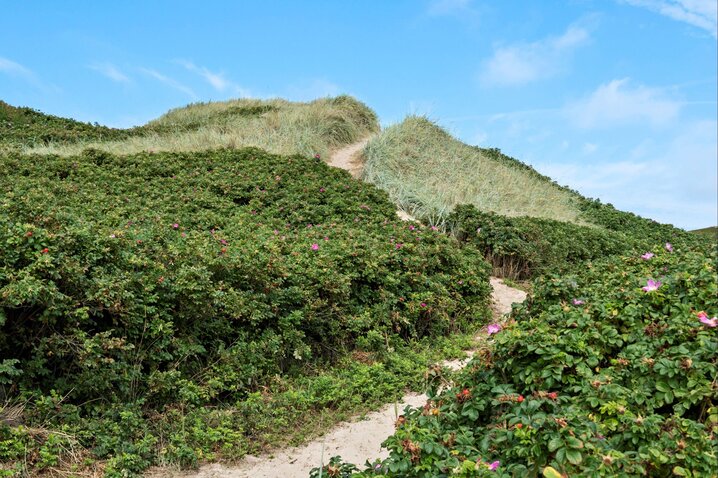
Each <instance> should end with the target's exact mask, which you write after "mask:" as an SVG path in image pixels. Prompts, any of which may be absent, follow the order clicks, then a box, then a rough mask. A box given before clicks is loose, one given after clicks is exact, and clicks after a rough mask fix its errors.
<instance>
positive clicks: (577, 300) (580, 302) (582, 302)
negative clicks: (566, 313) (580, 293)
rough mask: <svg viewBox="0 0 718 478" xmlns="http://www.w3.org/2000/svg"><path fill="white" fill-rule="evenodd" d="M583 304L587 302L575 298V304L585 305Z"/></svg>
mask: <svg viewBox="0 0 718 478" xmlns="http://www.w3.org/2000/svg"><path fill="white" fill-rule="evenodd" d="M583 304H585V302H584V301H582V300H581V299H573V305H583Z"/></svg>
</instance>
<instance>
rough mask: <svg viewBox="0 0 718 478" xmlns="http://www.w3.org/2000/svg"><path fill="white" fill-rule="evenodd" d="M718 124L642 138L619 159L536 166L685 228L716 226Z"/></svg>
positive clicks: (583, 190) (689, 126) (682, 127)
mask: <svg viewBox="0 0 718 478" xmlns="http://www.w3.org/2000/svg"><path fill="white" fill-rule="evenodd" d="M717 128H718V123H716V121H715V120H699V121H692V122H689V123H686V124H681V125H677V131H676V132H675V136H673V137H669V138H665V140H662V139H648V140H640V141H639V142H638V143H637V144H636V145H635V146H634V147H633V148H628V149H626V150H625V151H624V154H622V153H621V152H620V150H617V151H616V153H615V156H613V155H612V156H613V157H615V160H614V161H609V162H605V161H598V160H595V161H581V162H580V163H576V162H571V163H560V162H557V161H544V162H537V163H534V164H535V166H536V168H537V169H538V170H539V171H540V172H541V173H543V174H546V175H548V176H550V177H551V178H553V179H555V180H556V181H557V182H559V183H560V184H569V185H570V187H571V188H574V189H577V190H579V191H580V192H581V193H583V194H585V195H587V196H589V197H600V198H601V199H602V200H604V201H606V202H610V203H613V204H614V205H615V206H616V207H618V208H619V209H623V210H631V211H635V212H637V213H638V214H641V215H642V216H644V217H650V218H653V219H656V220H658V221H661V222H667V223H673V224H676V225H678V226H680V227H685V228H688V229H696V228H699V227H706V226H710V225H715V220H716V217H717V216H716V215H717V214H718V211H717V207H718V206H717V203H716V197H718V191H717V186H716V184H718V171H717V166H716V162H715V158H716V155H718V138H717V136H718V133H716V131H717Z"/></svg>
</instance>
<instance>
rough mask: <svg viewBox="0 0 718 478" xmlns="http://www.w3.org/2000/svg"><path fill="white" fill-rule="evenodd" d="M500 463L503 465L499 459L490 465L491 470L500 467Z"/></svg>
mask: <svg viewBox="0 0 718 478" xmlns="http://www.w3.org/2000/svg"><path fill="white" fill-rule="evenodd" d="M499 465H501V462H500V461H499V460H496V461H495V462H493V463H491V464H490V465H489V470H491V471H495V470H496V469H497V468H498V467H499Z"/></svg>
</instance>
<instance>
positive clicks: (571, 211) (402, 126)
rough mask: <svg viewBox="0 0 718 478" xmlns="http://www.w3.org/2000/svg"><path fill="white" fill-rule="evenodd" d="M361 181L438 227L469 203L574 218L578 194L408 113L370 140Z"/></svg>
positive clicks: (519, 213)
mask: <svg viewBox="0 0 718 478" xmlns="http://www.w3.org/2000/svg"><path fill="white" fill-rule="evenodd" d="M364 156H365V159H366V162H365V165H364V173H363V177H362V179H364V180H365V181H368V182H371V183H373V184H376V185H377V186H378V187H380V188H381V189H383V190H385V191H387V192H388V193H389V196H390V197H391V198H392V200H393V201H394V202H395V203H397V204H398V205H399V206H400V207H401V208H403V209H404V210H406V212H408V213H410V214H411V215H413V216H414V217H416V218H420V219H421V220H423V221H425V222H427V223H431V224H436V225H441V224H443V222H444V221H445V219H446V217H447V216H448V214H449V213H450V212H451V211H452V210H453V208H454V207H455V206H457V205H460V204H473V205H474V206H476V208H477V209H479V210H481V211H485V212H494V213H497V214H501V215H504V216H532V217H539V218H547V219H554V220H559V221H565V222H580V221H579V215H580V210H579V208H578V200H579V198H580V196H579V195H578V194H576V193H575V192H573V191H570V190H568V189H566V188H562V187H560V186H558V185H557V184H555V183H554V182H553V181H551V180H550V179H549V178H547V177H545V176H542V175H540V174H539V173H537V172H536V171H535V170H533V169H532V168H530V167H528V166H527V165H525V164H523V163H521V162H519V161H517V160H515V159H513V158H509V157H508V156H505V155H503V154H501V152H500V151H498V150H496V149H483V148H478V147H474V146H469V145H467V144H464V143H462V142H461V141H459V140H457V139H455V138H453V137H452V136H451V135H450V134H449V133H447V132H446V131H444V130H443V129H441V128H440V127H439V126H437V125H436V124H434V123H432V122H431V121H429V120H428V119H426V118H423V117H417V116H409V117H408V118H406V119H405V120H404V121H403V122H401V123H399V124H396V125H393V126H390V127H388V128H386V129H385V130H383V131H382V132H381V134H379V135H377V136H376V137H375V138H374V139H372V140H371V141H370V142H369V144H368V145H367V147H366V148H365V150H364Z"/></svg>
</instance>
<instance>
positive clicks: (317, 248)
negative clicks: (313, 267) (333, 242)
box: [312, 242, 319, 251]
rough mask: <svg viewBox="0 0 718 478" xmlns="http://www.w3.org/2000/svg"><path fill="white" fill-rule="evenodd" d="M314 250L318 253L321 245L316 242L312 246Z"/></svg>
mask: <svg viewBox="0 0 718 478" xmlns="http://www.w3.org/2000/svg"><path fill="white" fill-rule="evenodd" d="M312 250H313V251H318V250H319V244H317V243H316V242H315V243H314V244H312Z"/></svg>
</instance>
